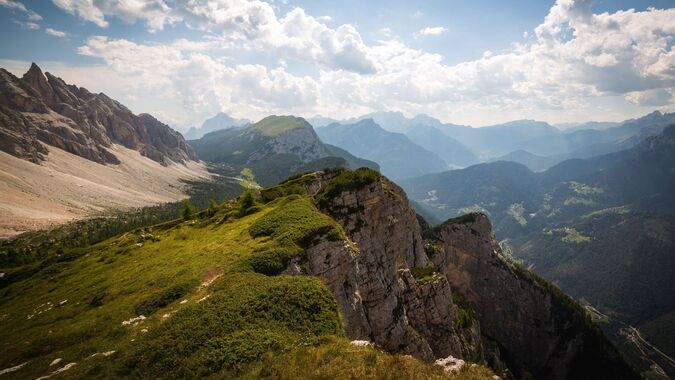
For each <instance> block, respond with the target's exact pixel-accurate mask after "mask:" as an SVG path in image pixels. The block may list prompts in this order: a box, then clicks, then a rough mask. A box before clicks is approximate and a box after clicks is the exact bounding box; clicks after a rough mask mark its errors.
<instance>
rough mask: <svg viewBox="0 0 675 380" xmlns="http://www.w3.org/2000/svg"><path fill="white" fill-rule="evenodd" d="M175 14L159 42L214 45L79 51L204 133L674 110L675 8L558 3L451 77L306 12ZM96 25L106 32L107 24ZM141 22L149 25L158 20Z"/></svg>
mask: <svg viewBox="0 0 675 380" xmlns="http://www.w3.org/2000/svg"><path fill="white" fill-rule="evenodd" d="M0 1H1V0H0ZM54 1H61V2H64V1H66V0H54ZM69 3H74V2H73V1H70V2H69ZM115 3H117V2H115ZM151 3H156V2H151ZM167 3H168V2H167ZM91 4H93V3H91ZM171 4H177V5H176V6H175V7H174V8H172V9H170V10H168V11H166V12H165V14H164V16H162V17H163V18H162V17H158V18H157V20H161V24H160V23H159V21H157V23H156V24H155V28H156V29H157V30H159V29H161V27H162V26H163V25H164V24H165V23H169V22H179V21H181V22H185V23H187V24H188V25H189V26H190V27H192V28H195V29H199V30H204V31H209V32H211V33H216V34H217V36H218V37H217V38H211V39H207V40H204V41H187V40H177V41H174V42H173V43H170V44H164V45H162V44H143V43H139V42H132V41H128V40H116V39H109V38H106V37H94V38H91V39H89V40H88V41H87V43H86V44H85V45H84V46H82V47H81V48H80V53H81V54H84V55H88V56H92V57H99V58H101V59H102V60H103V61H104V62H105V64H106V65H107V67H108V68H109V69H110V70H111V71H113V72H114V74H115V76H117V77H121V78H125V81H124V83H125V86H129V87H130V88H131V90H130V91H131V92H133V94H132V95H134V96H136V97H137V98H138V99H147V98H155V99H164V100H165V101H166V102H168V103H170V104H172V105H173V104H177V105H178V106H176V107H172V108H170V109H169V108H161V107H159V105H153V107H156V106H157V107H158V108H157V111H155V108H153V109H148V110H147V111H149V112H152V113H157V114H158V116H161V115H160V113H162V114H163V115H165V116H166V118H167V119H166V120H167V121H169V122H176V123H192V124H195V123H198V122H199V121H200V120H203V119H204V118H205V117H208V116H211V114H213V113H215V112H217V111H220V110H230V112H232V113H233V114H234V115H235V116H237V117H248V118H252V119H255V118H258V117H261V116H264V115H265V114H269V113H299V114H307V115H314V114H323V115H325V116H332V117H345V116H356V115H359V114H361V113H363V112H368V111H372V110H376V109H385V110H401V111H405V112H407V113H416V112H426V113H429V114H432V115H435V116H437V117H440V118H442V119H444V120H448V121H453V122H478V123H479V122H481V121H484V122H494V121H503V119H504V118H511V117H516V118H522V115H527V117H532V118H536V117H549V118H551V121H557V120H562V119H564V118H565V117H569V116H566V115H569V114H570V111H571V110H573V111H574V114H575V115H584V116H585V118H595V116H594V115H595V114H594V112H595V113H596V114H597V113H599V112H600V111H603V112H605V114H607V112H606V108H605V109H602V108H594V107H599V106H598V104H600V103H602V104H603V107H604V105H605V104H610V103H611V102H617V101H620V102H623V103H622V104H620V105H617V103H612V105H613V106H614V107H618V108H622V107H623V108H626V109H630V110H633V111H634V112H639V109H638V108H636V107H646V106H652V107H653V106H656V104H661V105H668V104H670V105H671V107H672V105H673V98H672V92H673V91H672V88H673V87H675V48H674V47H673V44H672V42H673V38H674V37H675V23H673V22H672V20H673V19H675V9H666V10H659V9H653V8H650V9H648V10H645V11H641V12H638V11H635V10H627V11H618V12H615V13H601V14H593V13H592V11H591V8H590V5H589V2H588V1H586V0H579V1H572V0H559V1H558V2H557V3H556V4H555V5H554V6H553V7H552V8H551V10H550V12H549V14H548V15H547V16H546V18H545V19H544V20H543V21H542V23H541V24H540V25H539V26H538V27H537V28H535V30H534V33H533V34H532V35H530V36H529V37H528V38H527V41H526V42H524V43H520V44H515V45H513V46H512V47H511V48H509V49H508V50H504V51H497V52H486V53H485V54H483V56H482V57H481V58H479V59H476V60H472V61H466V62H462V63H459V64H454V65H448V64H446V63H445V62H444V59H443V57H442V56H440V55H438V54H432V53H428V52H425V51H423V50H420V49H415V48H412V47H410V46H407V45H405V44H404V43H403V42H401V41H398V40H397V39H394V38H391V37H387V38H386V39H385V40H381V41H377V42H375V43H374V44H372V45H367V44H365V43H364V41H363V40H362V38H361V35H360V33H359V31H358V30H357V29H356V27H354V26H353V25H349V24H345V25H340V26H338V27H336V28H331V27H328V26H326V25H325V24H323V23H322V22H321V21H320V20H319V19H318V18H315V17H312V16H311V15H308V14H306V12H305V11H304V10H302V9H300V8H295V9H293V10H291V11H290V12H288V13H286V14H284V15H283V16H281V17H279V16H277V14H276V13H275V11H274V9H273V8H272V7H271V6H270V5H269V4H267V3H264V2H260V1H255V0H252V1H235V0H221V1H206V0H193V1H190V2H176V3H174V2H171ZM100 9H103V8H100ZM139 9H140V8H139ZM101 15H102V16H101V18H100V20H101V21H105V17H108V13H101ZM111 15H112V14H111ZM130 20H131V19H130ZM135 20H142V21H145V22H148V20H149V16H147V15H141V14H137V15H136V16H135ZM150 24H151V23H150V22H148V25H149V27H150ZM438 28H442V27H438ZM425 29H433V28H425ZM423 30H424V29H423ZM441 32H442V31H441ZM383 33H384V32H383ZM420 33H421V32H420ZM433 33H436V32H432V33H431V34H433ZM224 46H226V47H229V48H231V49H230V50H227V49H223V47H224ZM242 50H248V51H253V52H264V53H265V54H268V53H269V54H271V55H272V56H273V57H274V58H275V59H274V60H273V61H272V62H278V63H277V64H276V65H275V64H267V65H262V64H256V63H246V64H242V63H241V62H239V63H238V61H237V59H236V58H237V56H236V54H232V53H231V52H232V51H242ZM289 60H298V61H301V62H304V63H306V64H308V65H310V66H315V67H313V68H314V69H316V70H307V72H312V73H313V74H312V75H298V74H297V73H295V72H292V71H290V70H289V69H288V68H287V66H288V67H293V65H287V62H288V61H289ZM129 83H131V84H129ZM664 91H665V92H664ZM666 93H668V94H671V96H670V97H668V95H667V94H666ZM617 95H618V96H617ZM160 103H161V102H160ZM612 112H613V111H612ZM622 112H628V111H625V110H622ZM631 116H632V115H631Z"/></svg>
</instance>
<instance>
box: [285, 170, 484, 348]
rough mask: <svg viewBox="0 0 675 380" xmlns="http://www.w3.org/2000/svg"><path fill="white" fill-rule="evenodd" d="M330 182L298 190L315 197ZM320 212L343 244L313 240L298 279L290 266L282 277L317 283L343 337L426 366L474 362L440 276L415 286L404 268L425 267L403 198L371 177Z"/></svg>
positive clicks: (469, 335) (471, 342)
mask: <svg viewBox="0 0 675 380" xmlns="http://www.w3.org/2000/svg"><path fill="white" fill-rule="evenodd" d="M330 178H331V176H328V177H325V176H324V177H321V176H320V177H318V178H317V179H316V181H310V182H305V183H304V185H305V186H306V188H307V190H308V192H309V193H310V194H313V195H314V194H317V193H319V194H320V193H321V191H322V190H323V187H324V186H325V185H326V183H327V182H329V181H330ZM321 210H322V211H323V212H325V213H326V214H328V215H330V216H331V217H332V218H333V219H335V220H336V221H337V222H338V223H340V225H342V227H343V228H344V230H345V231H346V233H347V235H348V237H349V240H348V241H347V242H345V241H328V240H320V241H318V242H316V243H315V244H314V245H312V246H310V247H309V248H307V250H306V255H307V259H308V264H307V266H306V272H302V270H301V269H300V267H299V266H297V267H296V268H297V269H296V270H295V271H293V270H292V269H291V268H292V267H293V266H294V264H293V263H291V265H290V267H289V270H287V272H286V273H293V272H295V273H296V274H300V273H305V274H310V275H315V276H319V277H321V278H322V279H323V280H324V281H325V283H326V284H327V286H328V288H329V289H330V290H331V291H332V293H333V294H334V295H335V297H336V299H337V300H338V304H339V306H340V309H341V310H340V311H341V314H342V316H343V318H344V320H345V330H346V333H347V336H348V337H349V338H350V339H353V340H367V341H370V342H373V343H374V344H375V345H377V346H378V347H381V348H383V349H385V350H387V351H390V352H402V353H406V354H411V355H413V356H415V357H418V358H421V359H424V360H427V361H433V360H435V359H437V358H441V357H447V356H449V355H452V356H456V357H467V356H468V357H472V358H473V359H476V358H478V359H479V360H480V359H481V358H482V348H481V339H480V327H479V324H478V322H477V321H475V320H473V321H472V322H471V327H470V328H468V329H466V331H460V330H462V329H457V328H456V325H455V318H456V313H457V309H456V307H455V306H454V304H453V300H452V291H451V289H450V284H449V283H448V281H447V280H446V278H445V277H444V276H436V277H433V278H431V279H429V280H425V281H421V279H420V278H415V276H414V275H413V272H412V271H411V269H412V268H426V267H427V266H428V265H429V264H430V261H429V258H428V257H427V255H426V253H425V249H424V244H423V239H422V231H421V228H420V225H419V223H418V222H417V216H416V214H415V212H414V210H413V209H412V208H411V207H410V205H409V204H408V202H407V201H406V198H405V193H404V192H403V190H401V189H400V188H399V187H398V186H397V185H396V184H394V183H392V182H390V181H389V180H387V179H386V178H384V177H380V176H379V175H378V180H376V181H373V182H371V183H370V184H368V185H365V186H362V187H359V188H356V189H353V190H350V191H344V192H342V193H341V194H339V195H338V196H337V197H335V198H332V199H331V200H330V201H329V202H328V203H325V204H322V206H321Z"/></svg>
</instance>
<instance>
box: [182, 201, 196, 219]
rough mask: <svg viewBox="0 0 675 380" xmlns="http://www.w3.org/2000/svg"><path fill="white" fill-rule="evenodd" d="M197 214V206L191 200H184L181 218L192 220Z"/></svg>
mask: <svg viewBox="0 0 675 380" xmlns="http://www.w3.org/2000/svg"><path fill="white" fill-rule="evenodd" d="M194 213H195V206H193V205H192V203H190V201H189V200H187V199H183V209H182V210H181V212H180V216H181V217H182V218H183V220H190V219H192V215H193V214H194Z"/></svg>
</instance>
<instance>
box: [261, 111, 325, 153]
mask: <svg viewBox="0 0 675 380" xmlns="http://www.w3.org/2000/svg"><path fill="white" fill-rule="evenodd" d="M297 119H298V121H297V123H298V124H300V125H301V127H298V128H293V129H289V130H287V131H284V132H282V133H280V134H279V135H278V136H274V137H273V138H271V139H270V140H269V141H267V142H266V143H265V144H264V145H263V146H262V147H261V148H260V149H259V150H257V151H255V152H253V153H252V154H251V155H250V156H249V160H248V163H254V162H256V161H260V160H262V159H265V158H267V157H269V156H272V155H274V154H294V155H296V156H298V158H299V159H300V160H301V161H302V162H310V161H313V160H316V159H319V158H322V157H327V156H329V155H330V154H329V153H328V150H326V148H325V147H324V145H323V144H322V143H321V140H319V137H318V136H317V135H316V132H314V128H312V126H311V125H309V123H307V122H306V121H305V120H303V119H300V118H297Z"/></svg>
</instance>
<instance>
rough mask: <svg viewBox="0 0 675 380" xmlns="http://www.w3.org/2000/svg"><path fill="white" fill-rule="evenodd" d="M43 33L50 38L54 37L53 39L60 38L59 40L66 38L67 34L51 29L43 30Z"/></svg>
mask: <svg viewBox="0 0 675 380" xmlns="http://www.w3.org/2000/svg"><path fill="white" fill-rule="evenodd" d="M45 33H47V34H49V35H50V36H54V37H60V38H64V37H68V33H66V32H62V31H60V30H56V29H52V28H45Z"/></svg>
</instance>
